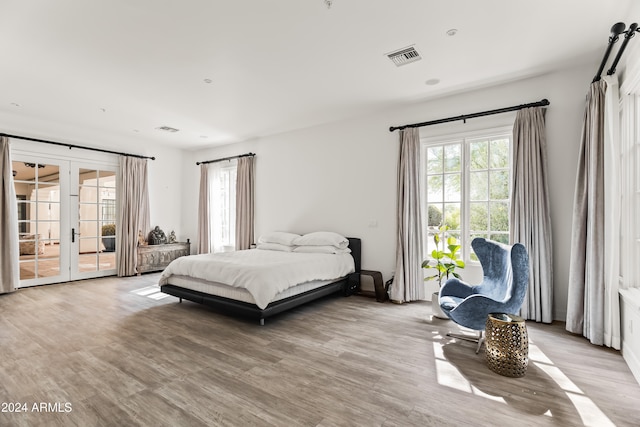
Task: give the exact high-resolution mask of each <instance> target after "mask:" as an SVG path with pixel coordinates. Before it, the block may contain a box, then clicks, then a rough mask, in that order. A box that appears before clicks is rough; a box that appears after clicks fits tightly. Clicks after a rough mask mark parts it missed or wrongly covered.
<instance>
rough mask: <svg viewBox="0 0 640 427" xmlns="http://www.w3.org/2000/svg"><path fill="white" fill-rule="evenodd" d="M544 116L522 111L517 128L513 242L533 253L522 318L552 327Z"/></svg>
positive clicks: (538, 111)
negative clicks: (549, 324) (520, 244)
mask: <svg viewBox="0 0 640 427" xmlns="http://www.w3.org/2000/svg"><path fill="white" fill-rule="evenodd" d="M544 113H545V109H544V108H542V107H535V108H525V109H522V110H519V111H518V114H517V116H516V120H515V123H514V126H513V174H512V182H513V185H512V188H511V213H510V216H511V218H510V222H511V232H510V234H511V236H510V239H511V243H512V244H513V243H522V244H523V245H524V246H525V247H526V248H527V252H528V253H529V286H528V288H527V295H526V297H525V301H524V303H523V304H522V308H521V310H520V314H521V316H522V317H524V318H525V319H531V320H535V321H536V322H545V323H551V322H552V321H553V256H552V243H551V212H550V207H549V190H548V184H547V176H548V165H547V146H546V135H545V134H546V131H545V122H544Z"/></svg>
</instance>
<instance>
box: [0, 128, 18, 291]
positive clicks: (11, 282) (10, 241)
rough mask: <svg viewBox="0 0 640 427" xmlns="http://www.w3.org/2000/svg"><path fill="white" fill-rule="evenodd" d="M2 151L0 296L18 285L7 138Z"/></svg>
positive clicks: (15, 209)
mask: <svg viewBox="0 0 640 427" xmlns="http://www.w3.org/2000/svg"><path fill="white" fill-rule="evenodd" d="M0 150H2V160H1V161H2V163H1V164H2V190H1V191H2V198H1V199H0V242H2V244H1V245H0V294H4V293H7V292H13V291H14V290H15V288H16V287H18V285H19V284H20V264H19V258H20V248H19V243H18V202H17V201H16V190H15V188H14V186H13V171H12V166H11V147H10V144H9V138H7V137H5V136H2V137H0Z"/></svg>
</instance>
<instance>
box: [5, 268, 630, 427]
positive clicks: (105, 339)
mask: <svg viewBox="0 0 640 427" xmlns="http://www.w3.org/2000/svg"><path fill="white" fill-rule="evenodd" d="M157 278H158V274H148V275H143V276H141V277H133V278H126V279H119V278H104V279H97V280H89V281H81V282H75V283H68V284H62V285H51V286H43V287H37V288H29V289H22V290H19V291H17V292H15V293H13V294H10V295H3V296H0V402H2V405H3V408H2V409H5V410H15V405H14V406H13V407H11V405H10V404H11V403H13V404H15V403H19V404H24V403H26V404H27V412H22V413H15V412H14V413H8V412H3V413H0V425H1V426H29V427H31V426H56V425H60V426H75V425H77V426H94V425H95V426H138V425H140V426H218V425H221V426H248V425H255V426H298V425H299V426H381V425H384V426H448V425H455V426H460V425H464V426H467V425H468V426H485V425H518V426H563V427H564V426H581V425H591V426H598V427H602V426H607V425H617V426H637V425H638V423H639V420H640V386H639V385H638V383H637V382H636V381H635V379H634V378H633V376H632V374H631V373H630V371H629V369H628V367H627V366H626V364H625V363H624V361H623V359H622V357H621V355H620V354H619V353H618V352H616V351H612V350H608V349H605V348H600V347H595V346H593V345H591V344H589V343H588V342H587V341H586V340H585V339H583V338H581V337H577V336H573V335H570V334H568V333H567V332H565V331H564V325H563V324H561V323H558V324H554V325H541V324H535V323H532V322H527V328H528V331H529V337H530V340H531V346H530V359H531V360H530V363H529V368H528V371H527V374H526V376H525V377H523V378H519V379H514V378H506V377H502V376H500V375H497V374H495V373H493V372H492V371H490V370H489V369H488V368H487V367H486V365H485V363H484V352H483V351H481V352H480V354H479V355H476V354H475V352H474V345H473V344H471V343H466V342H460V341H457V342H456V341H455V340H453V339H450V338H447V337H446V335H445V334H446V333H447V332H448V331H450V330H455V329H457V328H456V327H455V325H454V324H453V323H452V322H450V321H444V320H438V319H433V318H432V316H431V313H430V310H431V309H430V304H429V303H428V302H420V303H412V304H405V305H394V304H391V303H377V302H375V299H372V298H367V297H362V296H352V297H349V298H343V297H339V296H337V297H328V298H326V299H323V300H320V301H317V302H315V303H311V304H309V305H306V306H304V307H301V308H299V309H296V310H293V311H291V312H288V313H284V314H282V315H279V316H276V317H275V318H272V319H267V321H266V325H265V326H262V327H261V326H259V325H258V324H257V323H256V322H252V321H248V320H245V319H242V318H237V317H229V316H225V315H221V314H218V313H216V312H214V311H212V310H210V309H207V308H205V307H202V306H200V305H197V304H194V303H191V302H187V301H185V302H183V303H182V304H179V303H178V302H177V299H176V298H174V297H167V298H163V299H154V298H152V297H153V296H155V295H153V294H152V295H151V296H152V297H150V296H149V295H141V294H140V293H145V291H142V292H140V291H139V290H140V289H147V288H148V287H149V286H153V285H154V284H155V283H156V282H157ZM149 290H150V291H152V290H153V289H149ZM136 291H138V292H136ZM34 403H35V404H36V409H43V408H44V409H46V410H47V411H35V410H34V407H33V405H34ZM42 403H44V404H45V406H44V407H41V406H40V405H41V404H42ZM47 405H48V406H47ZM23 408H24V407H23ZM56 411H57V412H56ZM65 411H66V412H65Z"/></svg>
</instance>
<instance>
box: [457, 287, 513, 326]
mask: <svg viewBox="0 0 640 427" xmlns="http://www.w3.org/2000/svg"><path fill="white" fill-rule="evenodd" d="M503 312H504V304H503V303H501V302H499V301H496V300H493V299H491V298H488V297H486V296H484V295H480V294H475V295H471V296H469V297H467V298H465V300H464V301H462V302H461V303H460V304H458V306H457V307H456V308H454V309H453V310H451V311H450V312H449V317H450V318H451V319H452V320H453V321H454V322H456V323H458V324H460V325H462V326H465V327H467V328H470V329H473V330H476V331H484V328H485V326H486V324H487V316H488V315H489V313H503Z"/></svg>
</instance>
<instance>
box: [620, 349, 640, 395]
mask: <svg viewBox="0 0 640 427" xmlns="http://www.w3.org/2000/svg"><path fill="white" fill-rule="evenodd" d="M628 348H631V346H630V345H626V344H625V342H624V341H622V358H623V359H624V361H625V362H627V366H629V369H631V373H632V374H633V376H634V377H635V378H636V381H637V382H638V384H640V358H638V355H637V354H634V353H633V352H632V351H629V350H626V351H625V349H628Z"/></svg>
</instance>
